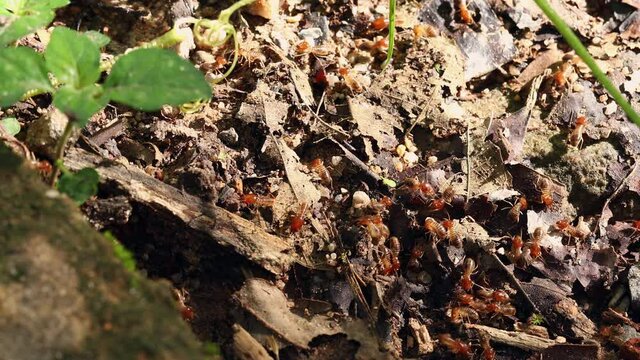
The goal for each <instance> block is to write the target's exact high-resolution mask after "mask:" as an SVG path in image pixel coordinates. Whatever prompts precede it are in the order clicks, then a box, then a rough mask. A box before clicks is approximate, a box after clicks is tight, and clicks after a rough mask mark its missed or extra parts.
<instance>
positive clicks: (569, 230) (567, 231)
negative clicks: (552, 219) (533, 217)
mask: <svg viewBox="0 0 640 360" xmlns="http://www.w3.org/2000/svg"><path fill="white" fill-rule="evenodd" d="M555 228H556V229H557V230H559V231H560V232H562V234H563V235H565V236H567V237H569V238H575V239H578V240H584V239H585V238H586V237H587V236H589V233H587V232H585V231H583V230H581V229H580V228H579V226H573V225H571V223H569V221H568V220H558V221H557V222H556V225H555Z"/></svg>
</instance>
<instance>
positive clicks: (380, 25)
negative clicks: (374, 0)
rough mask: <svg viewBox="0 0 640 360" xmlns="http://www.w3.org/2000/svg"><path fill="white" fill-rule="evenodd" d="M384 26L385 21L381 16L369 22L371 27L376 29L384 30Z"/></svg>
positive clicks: (385, 24)
mask: <svg viewBox="0 0 640 360" xmlns="http://www.w3.org/2000/svg"><path fill="white" fill-rule="evenodd" d="M386 27H387V22H386V21H385V20H384V17H383V16H381V17H379V18H376V19H375V20H373V21H372V22H371V28H372V29H374V30H376V31H380V30H384V29H385V28H386Z"/></svg>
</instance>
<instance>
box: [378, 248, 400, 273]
mask: <svg viewBox="0 0 640 360" xmlns="http://www.w3.org/2000/svg"><path fill="white" fill-rule="evenodd" d="M385 251H386V253H385V254H384V255H383V256H382V258H381V259H380V264H381V268H382V275H385V276H389V275H391V274H393V273H395V272H397V271H398V270H400V261H399V260H398V257H397V256H396V255H394V253H393V251H391V250H389V249H385Z"/></svg>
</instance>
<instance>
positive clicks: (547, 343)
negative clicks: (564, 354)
mask: <svg viewBox="0 0 640 360" xmlns="http://www.w3.org/2000/svg"><path fill="white" fill-rule="evenodd" d="M466 327H467V328H469V329H475V330H479V331H484V332H485V333H486V334H487V335H489V337H490V338H491V340H493V341H495V342H498V343H501V344H505V345H509V346H513V347H517V348H519V349H523V350H529V351H543V350H545V349H546V348H548V347H551V346H553V345H556V344H558V343H557V342H556V341H554V340H551V339H545V338H543V337H539V336H535V335H530V334H527V333H524V332H518V331H506V330H501V329H496V328H493V327H490V326H485V325H478V324H467V325H466Z"/></svg>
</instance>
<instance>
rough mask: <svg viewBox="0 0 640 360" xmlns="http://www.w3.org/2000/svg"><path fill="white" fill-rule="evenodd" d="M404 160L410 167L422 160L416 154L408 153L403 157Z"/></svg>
mask: <svg viewBox="0 0 640 360" xmlns="http://www.w3.org/2000/svg"><path fill="white" fill-rule="evenodd" d="M402 160H404V162H405V163H407V165H408V166H409V167H413V166H414V165H415V164H417V163H418V161H420V158H419V157H418V155H417V154H416V153H414V152H407V153H405V154H404V156H403V157H402Z"/></svg>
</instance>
